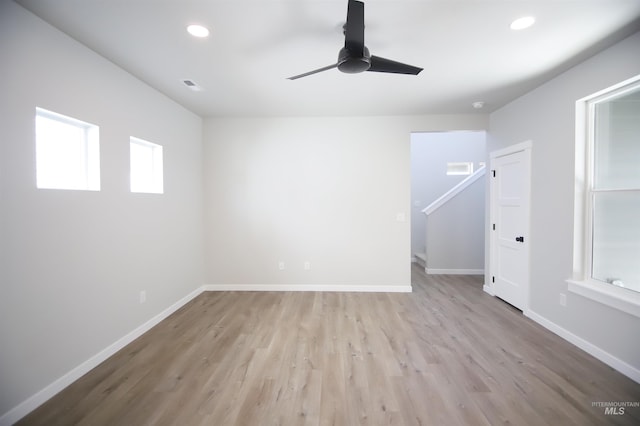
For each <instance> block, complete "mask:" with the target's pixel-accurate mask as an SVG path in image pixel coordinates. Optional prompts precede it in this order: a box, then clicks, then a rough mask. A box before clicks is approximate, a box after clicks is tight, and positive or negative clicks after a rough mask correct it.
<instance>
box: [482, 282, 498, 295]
mask: <svg viewBox="0 0 640 426" xmlns="http://www.w3.org/2000/svg"><path fill="white" fill-rule="evenodd" d="M482 290H484V292H485V293H487V294H490V295H491V296H495V294H494V292H493V288H491V286H489V285H487V284H484V285H483V286H482Z"/></svg>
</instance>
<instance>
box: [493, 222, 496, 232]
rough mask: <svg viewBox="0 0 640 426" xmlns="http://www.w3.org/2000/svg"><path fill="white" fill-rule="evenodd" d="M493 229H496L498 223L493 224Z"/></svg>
mask: <svg viewBox="0 0 640 426" xmlns="http://www.w3.org/2000/svg"><path fill="white" fill-rule="evenodd" d="M493 230H494V231H495V230H496V224H495V223H494V224H493Z"/></svg>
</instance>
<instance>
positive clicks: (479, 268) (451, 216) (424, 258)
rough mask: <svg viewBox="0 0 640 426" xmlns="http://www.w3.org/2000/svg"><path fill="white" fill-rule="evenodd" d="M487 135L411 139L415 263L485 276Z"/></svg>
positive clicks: (428, 269)
mask: <svg viewBox="0 0 640 426" xmlns="http://www.w3.org/2000/svg"><path fill="white" fill-rule="evenodd" d="M486 158H487V153H486V132H485V131H449V132H414V133H412V134H411V261H412V262H416V263H418V264H419V265H420V266H421V267H424V268H425V272H426V273H428V274H478V275H481V274H483V273H484V246H485V236H484V226H485V225H484V223H485V222H484V219H485V180H484V170H485V169H486V168H485V164H486Z"/></svg>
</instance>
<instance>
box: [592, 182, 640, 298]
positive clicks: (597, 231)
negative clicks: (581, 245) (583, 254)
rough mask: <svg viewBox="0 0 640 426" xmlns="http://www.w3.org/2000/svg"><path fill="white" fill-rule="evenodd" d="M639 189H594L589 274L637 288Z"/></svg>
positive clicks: (639, 271) (639, 288)
mask: <svg viewBox="0 0 640 426" xmlns="http://www.w3.org/2000/svg"><path fill="white" fill-rule="evenodd" d="M639 218H640V191H615V192H597V193H595V194H594V200H593V262H592V267H593V270H592V277H593V278H594V279H596V280H599V281H604V282H608V283H612V284H614V285H618V286H621V287H625V288H628V289H632V290H635V291H638V292H640V221H639Z"/></svg>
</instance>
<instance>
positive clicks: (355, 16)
mask: <svg viewBox="0 0 640 426" xmlns="http://www.w3.org/2000/svg"><path fill="white" fill-rule="evenodd" d="M344 47H345V48H346V49H347V50H348V51H350V52H351V53H353V54H354V55H358V56H360V57H362V56H364V3H362V2H361V1H356V0H349V4H348V6H347V23H346V24H344Z"/></svg>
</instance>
